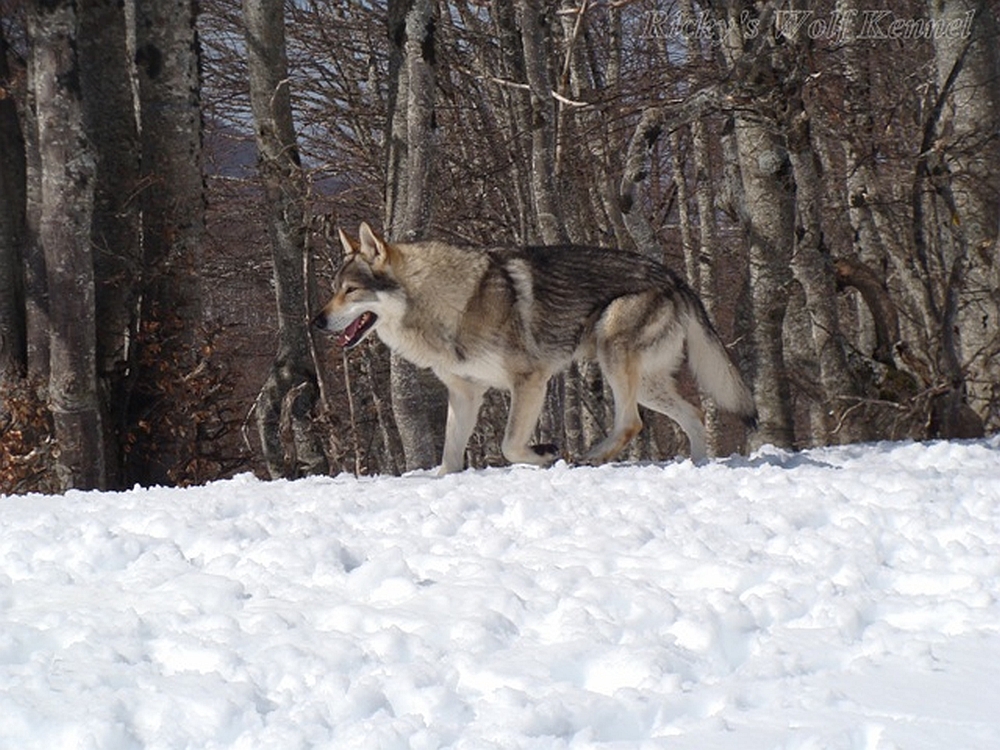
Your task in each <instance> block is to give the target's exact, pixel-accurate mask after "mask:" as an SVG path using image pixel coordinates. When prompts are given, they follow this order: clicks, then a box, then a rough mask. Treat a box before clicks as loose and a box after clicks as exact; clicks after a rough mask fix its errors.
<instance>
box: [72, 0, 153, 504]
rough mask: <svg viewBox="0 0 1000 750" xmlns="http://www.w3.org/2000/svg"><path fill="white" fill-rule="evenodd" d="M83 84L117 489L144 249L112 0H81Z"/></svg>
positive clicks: (102, 361)
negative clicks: (92, 168)
mask: <svg viewBox="0 0 1000 750" xmlns="http://www.w3.org/2000/svg"><path fill="white" fill-rule="evenodd" d="M78 7H79V26H80V35H79V51H80V85H81V88H82V91H83V106H84V121H85V124H86V128H87V134H88V136H89V138H90V142H91V143H92V144H93V149H94V158H95V162H96V164H95V166H96V174H95V184H94V214H93V222H92V226H91V242H92V244H93V254H94V284H95V299H96V311H95V316H96V320H97V375H98V386H99V388H100V398H101V405H102V419H103V424H104V431H105V436H104V445H105V449H106V456H105V470H106V475H107V483H108V486H109V487H122V485H123V482H122V479H121V461H122V455H123V453H122V450H123V447H124V446H123V441H124V435H125V432H126V430H127V419H128V414H127V411H126V408H125V407H126V405H127V403H128V400H127V399H125V398H122V393H124V392H125V390H126V388H127V387H128V386H127V382H126V378H127V373H128V371H129V368H130V367H131V365H132V362H131V354H132V352H131V346H130V344H131V342H133V341H134V340H135V338H136V324H137V314H138V294H139V287H138V284H137V283H136V282H137V280H138V279H140V278H141V275H142V272H141V265H142V263H141V255H142V246H141V241H140V232H139V225H140V217H139V209H138V204H137V202H136V200H135V195H136V192H137V190H138V188H139V130H138V123H137V122H136V111H135V96H134V86H133V84H134V74H133V72H134V68H133V67H132V65H131V62H130V61H131V58H132V53H131V51H130V49H129V45H128V42H127V37H128V30H127V28H126V18H125V10H124V8H123V6H122V4H121V3H120V2H117V1H116V0H79V5H78Z"/></svg>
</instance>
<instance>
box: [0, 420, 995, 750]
mask: <svg viewBox="0 0 1000 750" xmlns="http://www.w3.org/2000/svg"><path fill="white" fill-rule="evenodd" d="M444 747H453V748H466V749H471V748H476V749H478V748H597V747H600V748H661V747H662V748H670V749H671V750H686V749H690V750H712V749H713V748H727V749H732V750H737V749H738V750H754V749H756V748H766V749H769V748H786V749H790V748H798V749H801V750H821V749H822V750H827V749H837V748H844V749H850V750H889V749H890V748H895V749H898V750H920V749H921V748H927V749H928V750H931V749H933V750H972V749H976V748H982V749H983V750H987V749H989V750H993V749H995V748H998V747H1000V438H996V437H995V438H992V439H990V440H985V441H978V442H963V443H947V442H938V443H930V444H912V443H910V444H879V445H874V446H851V447H845V448H832V449H824V450H814V451H808V452H804V453H787V452H783V451H778V450H774V449H765V450H763V451H760V452H758V453H757V454H755V455H753V456H751V457H750V458H730V459H725V460H716V461H712V462H710V463H709V464H707V465H704V466H694V465H692V464H691V463H690V462H677V463H669V464H665V465H655V466H623V465H618V466H605V467H601V468H570V467H567V466H565V465H558V466H556V467H554V468H552V469H549V470H533V469H529V468H510V469H493V470H487V471H480V472H465V473H462V474H459V475H453V476H449V477H446V478H443V479H437V478H432V477H430V476H428V475H411V476H407V477H402V478H381V479H361V480H357V479H354V478H351V477H337V478H332V479H331V478H324V479H311V480H304V481H299V482H259V481H256V480H254V479H252V478H250V477H248V476H247V477H238V478H236V479H234V480H231V481H225V482H218V483H215V484H212V485H209V486H206V487H199V488H192V489H187V490H165V489H148V490H144V489H136V490H134V491H131V492H124V493H118V494H114V493H104V494H101V493H79V492H72V493H69V494H68V495H66V496H64V497H39V496H31V497H6V498H0V748H11V749H14V748H16V749H17V750H24V749H26V748H44V749H45V750H66V749H75V748H88V749H89V748H92V749H95V750H124V749H125V748H164V749H166V748H171V749H173V748H192V749H197V750H208V749H209V748H268V749H275V750H286V749H297V748H338V750H339V749H342V748H415V749H422V748H444Z"/></svg>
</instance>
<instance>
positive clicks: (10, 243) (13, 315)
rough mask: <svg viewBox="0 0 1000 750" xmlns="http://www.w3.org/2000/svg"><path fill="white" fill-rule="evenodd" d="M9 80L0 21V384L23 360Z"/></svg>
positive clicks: (19, 175)
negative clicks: (0, 291) (0, 157)
mask: <svg viewBox="0 0 1000 750" xmlns="http://www.w3.org/2000/svg"><path fill="white" fill-rule="evenodd" d="M9 80H10V70H9V68H8V66H7V42H6V40H5V38H4V34H3V28H2V27H0V154H3V158H2V159H0V289H2V290H3V294H2V295H0V385H2V384H3V383H4V382H5V381H7V380H8V379H16V378H20V377H23V376H24V374H25V372H26V370H27V366H28V351H27V340H26V339H27V328H26V325H27V324H26V321H25V312H24V249H25V247H24V246H25V239H26V227H25V222H26V216H27V214H26V212H27V192H26V191H27V173H26V163H25V154H24V138H23V136H22V134H21V126H20V123H19V122H18V117H17V107H16V106H15V103H14V97H13V96H11V95H8V94H6V93H5V91H4V88H3V86H4V82H6V81H9Z"/></svg>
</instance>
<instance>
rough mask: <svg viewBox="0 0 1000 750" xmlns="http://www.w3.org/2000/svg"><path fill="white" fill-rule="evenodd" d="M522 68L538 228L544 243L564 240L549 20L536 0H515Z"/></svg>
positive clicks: (555, 242)
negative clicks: (528, 110)
mask: <svg viewBox="0 0 1000 750" xmlns="http://www.w3.org/2000/svg"><path fill="white" fill-rule="evenodd" d="M516 7H517V13H518V22H519V24H520V28H521V48H522V51H523V53H524V72H525V76H526V78H527V82H528V87H529V89H530V91H531V188H532V200H533V202H534V208H535V217H536V219H537V222H538V232H539V235H540V237H541V240H542V242H543V243H545V244H546V245H557V244H560V243H564V242H566V240H567V237H566V226H565V221H564V217H563V215H562V214H563V212H562V210H561V209H560V205H561V204H560V201H559V199H558V196H557V191H556V172H555V153H556V109H555V100H554V99H553V98H552V84H551V82H550V80H549V73H548V70H549V69H548V46H547V45H546V36H547V35H548V22H547V19H546V14H545V12H543V10H542V8H541V7H540V6H539V5H538V3H537V0H517V3H516Z"/></svg>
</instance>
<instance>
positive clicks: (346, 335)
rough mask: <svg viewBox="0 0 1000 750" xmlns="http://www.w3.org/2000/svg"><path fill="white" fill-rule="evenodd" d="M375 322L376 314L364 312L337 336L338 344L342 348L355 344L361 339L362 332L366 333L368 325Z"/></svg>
mask: <svg viewBox="0 0 1000 750" xmlns="http://www.w3.org/2000/svg"><path fill="white" fill-rule="evenodd" d="M373 322H375V316H374V315H372V314H371V313H369V312H363V313H361V315H359V316H358V317H356V318H355V319H354V320H352V321H351V323H350V324H349V325H348V326H347V328H345V329H344V330H343V331H342V332H341V334H340V335H339V336H337V345H338V346H340V347H342V348H345V349H346V348H348V347H351V346H354V344H356V343H358V341H360V339H361V334H362V333H364V332H365V331H366V330H367V329H368V326H370V325H371V324H372V323H373Z"/></svg>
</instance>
